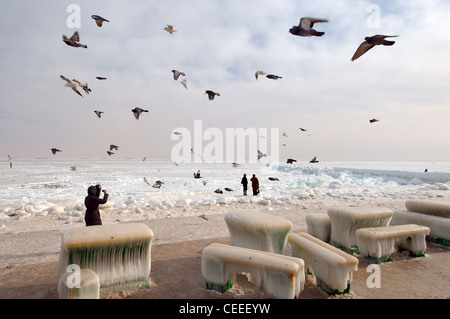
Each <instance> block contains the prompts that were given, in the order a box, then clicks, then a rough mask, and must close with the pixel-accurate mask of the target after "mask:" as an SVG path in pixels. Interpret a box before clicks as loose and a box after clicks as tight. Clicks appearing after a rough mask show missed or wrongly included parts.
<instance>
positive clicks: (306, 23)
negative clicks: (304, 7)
mask: <svg viewBox="0 0 450 319" xmlns="http://www.w3.org/2000/svg"><path fill="white" fill-rule="evenodd" d="M324 22H328V20H327V19H318V18H307V17H305V18H301V19H300V23H299V24H298V26H293V27H292V28H290V29H289V33H291V34H293V35H297V36H300V37H312V36H316V37H321V36H323V35H324V34H325V32H319V31H316V30H314V29H313V26H314V24H315V23H324Z"/></svg>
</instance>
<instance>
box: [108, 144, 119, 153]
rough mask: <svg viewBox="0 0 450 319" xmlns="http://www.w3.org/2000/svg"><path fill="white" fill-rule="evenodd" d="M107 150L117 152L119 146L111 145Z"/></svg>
mask: <svg viewBox="0 0 450 319" xmlns="http://www.w3.org/2000/svg"><path fill="white" fill-rule="evenodd" d="M109 150H110V151H112V150H116V151H118V150H119V146H117V145H113V144H111V145H110V146H109Z"/></svg>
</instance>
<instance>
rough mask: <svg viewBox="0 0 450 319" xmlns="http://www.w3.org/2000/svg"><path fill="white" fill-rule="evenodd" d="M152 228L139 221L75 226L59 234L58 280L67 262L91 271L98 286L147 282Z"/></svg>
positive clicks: (64, 271) (134, 284) (135, 284)
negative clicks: (98, 283) (94, 274)
mask: <svg viewBox="0 0 450 319" xmlns="http://www.w3.org/2000/svg"><path fill="white" fill-rule="evenodd" d="M152 239H153V232H152V230H151V229H150V228H148V227H147V226H146V225H145V224H142V223H121V224H112V225H99V226H89V227H76V228H71V229H69V230H67V231H65V232H64V233H63V235H62V238H61V252H60V257H59V264H58V282H60V280H61V278H62V277H63V276H64V275H65V273H66V270H67V267H68V266H69V265H76V266H77V267H79V268H80V269H83V268H87V269H91V270H92V271H94V272H95V273H96V274H97V275H98V277H99V281H100V286H101V289H103V288H106V287H114V286H121V287H124V286H129V287H131V286H134V287H138V286H146V287H148V286H149V277H150V269H151V244H152Z"/></svg>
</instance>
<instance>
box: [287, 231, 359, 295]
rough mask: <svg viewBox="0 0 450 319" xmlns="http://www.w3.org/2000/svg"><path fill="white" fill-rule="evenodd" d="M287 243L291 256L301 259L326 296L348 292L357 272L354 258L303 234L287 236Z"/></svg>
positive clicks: (356, 261) (356, 260) (356, 263)
mask: <svg viewBox="0 0 450 319" xmlns="http://www.w3.org/2000/svg"><path fill="white" fill-rule="evenodd" d="M288 243H289V244H290V246H291V249H292V256H294V257H298V258H301V259H303V261H304V262H305V267H306V268H305V269H308V270H309V271H311V272H312V273H313V274H314V276H315V277H316V282H317V285H318V286H319V287H320V288H321V289H323V290H324V291H326V292H327V293H328V294H334V293H345V292H348V291H349V290H350V283H351V281H352V278H353V271H357V270H358V263H359V262H358V259H357V258H356V257H354V256H352V255H350V254H348V253H346V252H344V251H342V250H340V249H338V248H336V247H334V246H332V245H330V244H328V243H326V242H324V241H323V240H320V239H318V238H316V237H314V236H312V235H310V234H307V233H305V232H301V233H298V234H296V233H291V234H289V237H288Z"/></svg>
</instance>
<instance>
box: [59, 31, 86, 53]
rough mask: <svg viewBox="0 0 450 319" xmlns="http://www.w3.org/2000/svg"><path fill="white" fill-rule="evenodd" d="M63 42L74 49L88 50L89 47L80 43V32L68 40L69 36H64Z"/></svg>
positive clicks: (76, 32)
mask: <svg viewBox="0 0 450 319" xmlns="http://www.w3.org/2000/svg"><path fill="white" fill-rule="evenodd" d="M63 41H64V43H65V44H67V45H68V46H71V47H74V48H85V49H87V45H85V44H81V43H80V35H79V33H78V31H75V32H74V34H73V35H72V36H71V37H70V38H68V37H67V36H65V35H63Z"/></svg>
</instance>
